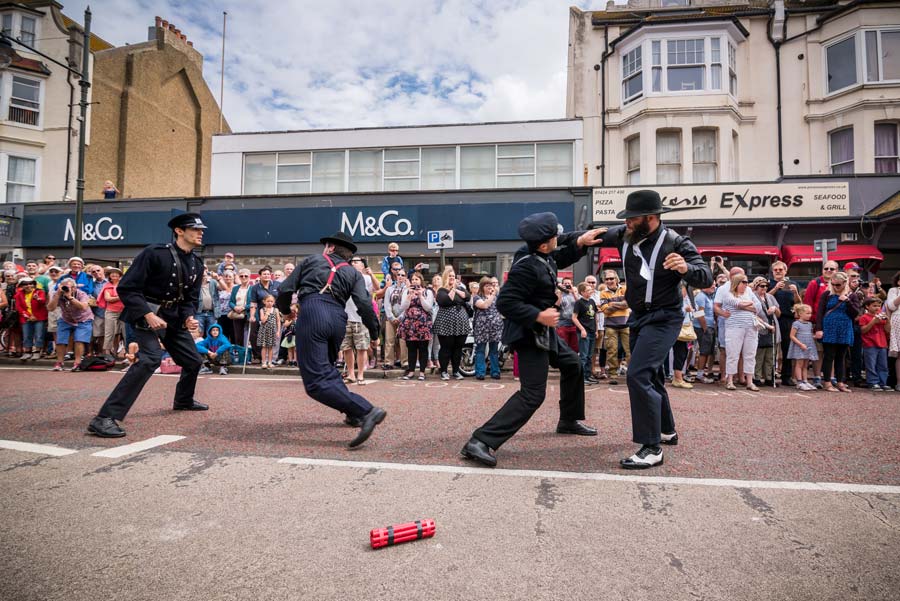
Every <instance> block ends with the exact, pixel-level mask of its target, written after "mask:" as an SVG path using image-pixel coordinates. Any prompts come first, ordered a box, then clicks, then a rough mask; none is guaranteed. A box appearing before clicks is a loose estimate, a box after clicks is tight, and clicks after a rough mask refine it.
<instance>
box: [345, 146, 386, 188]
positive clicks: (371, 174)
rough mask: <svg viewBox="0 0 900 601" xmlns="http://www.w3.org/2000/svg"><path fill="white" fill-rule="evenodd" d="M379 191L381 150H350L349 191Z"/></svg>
mask: <svg viewBox="0 0 900 601" xmlns="http://www.w3.org/2000/svg"><path fill="white" fill-rule="evenodd" d="M380 191H381V151H380V150H351V151H350V192H380Z"/></svg>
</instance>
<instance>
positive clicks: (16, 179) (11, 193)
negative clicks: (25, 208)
mask: <svg viewBox="0 0 900 601" xmlns="http://www.w3.org/2000/svg"><path fill="white" fill-rule="evenodd" d="M36 166H37V161H35V160H34V159H22V158H19V157H9V170H8V172H7V176H6V181H7V184H6V202H28V201H31V200H34V177H35V168H36Z"/></svg>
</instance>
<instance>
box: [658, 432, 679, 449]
mask: <svg viewBox="0 0 900 601" xmlns="http://www.w3.org/2000/svg"><path fill="white" fill-rule="evenodd" d="M659 444H667V445H672V446H673V447H674V446H675V445H677V444H678V432H672V433H671V434H666V433H665V432H663V433H662V434H660V440H659Z"/></svg>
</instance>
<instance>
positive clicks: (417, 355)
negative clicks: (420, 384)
mask: <svg viewBox="0 0 900 601" xmlns="http://www.w3.org/2000/svg"><path fill="white" fill-rule="evenodd" d="M406 349H407V355H408V357H409V367H408V369H407V371H410V372H412V371H415V370H416V363H418V364H419V371H421V372H422V373H425V366H426V365H428V341H427V340H407V341H406Z"/></svg>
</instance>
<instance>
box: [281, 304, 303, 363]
mask: <svg viewBox="0 0 900 601" xmlns="http://www.w3.org/2000/svg"><path fill="white" fill-rule="evenodd" d="M299 312H300V306H299V305H297V304H293V305H291V314H290V316H288V318H287V319H285V320H284V327H282V328H281V348H286V349H287V352H288V365H289V366H291V367H296V366H297V341H296V340H295V339H294V324H296V323H297V313H299Z"/></svg>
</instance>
